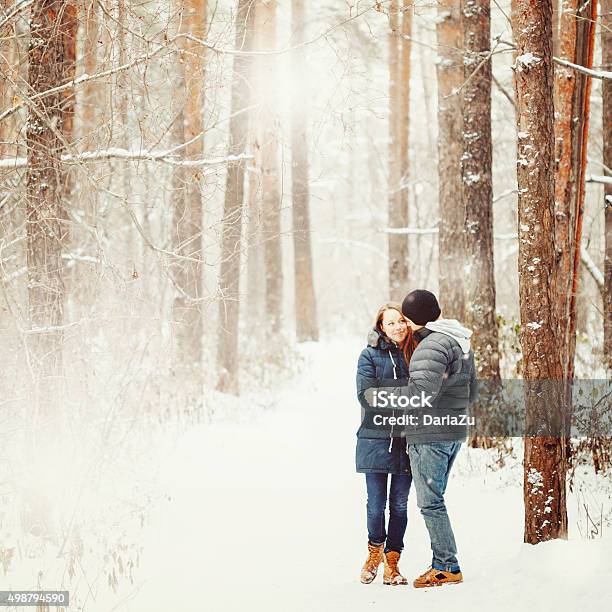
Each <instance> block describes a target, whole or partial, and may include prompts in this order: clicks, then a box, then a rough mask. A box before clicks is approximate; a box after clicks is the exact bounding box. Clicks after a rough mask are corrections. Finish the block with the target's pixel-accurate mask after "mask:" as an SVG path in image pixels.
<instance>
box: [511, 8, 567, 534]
mask: <svg viewBox="0 0 612 612" xmlns="http://www.w3.org/2000/svg"><path fill="white" fill-rule="evenodd" d="M551 21H552V5H551V0H541V1H540V2H537V3H532V2H529V1H522V2H521V1H518V2H516V7H515V12H514V14H513V23H512V27H513V31H514V38H515V40H516V44H517V58H516V62H515V66H514V73H515V86H516V101H517V127H518V160H517V182H518V192H519V193H518V215H519V219H518V222H519V299H520V316H521V333H520V340H521V346H522V354H523V362H524V363H523V372H524V379H525V401H526V410H527V422H528V423H533V422H541V423H548V422H550V420H552V419H553V417H555V416H558V414H557V411H558V410H559V409H560V408H559V406H560V404H561V400H562V397H561V396H560V394H558V393H557V394H555V393H554V391H555V390H557V389H556V387H558V385H556V386H552V385H551V386H549V387H554V388H553V393H551V394H549V395H548V396H547V397H544V398H541V397H538V395H537V393H536V392H535V390H534V389H533V386H532V384H531V383H532V381H539V380H560V379H562V377H563V366H562V356H561V355H560V352H559V339H558V336H557V328H556V322H555V313H554V303H555V296H554V294H553V292H552V288H551V282H552V272H551V271H552V270H554V266H555V247H554V158H553V152H554V124H553V118H554V114H553V66H552V48H551V46H552V30H551ZM566 470H567V461H566V445H565V440H564V439H563V438H562V437H554V436H540V437H526V438H525V457H524V502H525V533H524V539H525V542H528V543H531V544H535V543H537V542H541V541H544V540H549V539H552V538H559V537H561V538H562V537H566V536H567V509H566V492H565V475H566ZM534 479H535V480H537V486H536V483H534Z"/></svg>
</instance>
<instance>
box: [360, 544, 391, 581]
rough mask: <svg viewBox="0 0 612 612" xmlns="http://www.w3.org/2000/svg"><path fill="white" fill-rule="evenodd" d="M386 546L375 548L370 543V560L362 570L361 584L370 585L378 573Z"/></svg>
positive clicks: (368, 559) (367, 560)
mask: <svg viewBox="0 0 612 612" xmlns="http://www.w3.org/2000/svg"><path fill="white" fill-rule="evenodd" d="M384 550H385V545H384V544H381V545H380V546H374V545H372V544H370V543H369V542H368V558H367V559H366V562H365V563H364V564H363V567H362V568H361V577H360V579H361V582H362V583H363V584H370V582H372V580H374V578H376V574H377V573H378V566H379V565H380V564H381V562H382V558H383V554H384Z"/></svg>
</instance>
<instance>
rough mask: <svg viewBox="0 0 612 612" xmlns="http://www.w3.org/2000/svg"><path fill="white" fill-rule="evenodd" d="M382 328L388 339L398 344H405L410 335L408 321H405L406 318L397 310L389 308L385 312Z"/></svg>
mask: <svg viewBox="0 0 612 612" xmlns="http://www.w3.org/2000/svg"><path fill="white" fill-rule="evenodd" d="M380 326H381V328H382V330H383V333H384V334H385V335H386V336H387V338H390V339H391V340H393V341H394V342H397V343H398V344H399V343H400V342H403V341H404V340H405V339H406V336H407V335H408V326H407V324H406V319H404V316H403V315H402V314H401V313H400V312H398V311H397V310H395V308H388V309H387V310H385V312H383V316H382V321H381V325H380Z"/></svg>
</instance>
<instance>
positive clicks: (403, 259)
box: [387, 0, 410, 301]
mask: <svg viewBox="0 0 612 612" xmlns="http://www.w3.org/2000/svg"><path fill="white" fill-rule="evenodd" d="M402 15H403V11H402ZM402 15H400V9H399V0H391V3H390V5H389V28H390V30H389V36H388V38H389V187H388V189H389V212H388V222H387V224H388V227H390V228H398V227H406V226H407V225H408V215H407V213H408V208H407V206H406V208H405V209H404V206H403V205H404V198H403V195H402V189H401V185H402V161H403V159H402V152H403V151H402V145H403V144H404V141H405V143H406V155H407V144H408V140H407V130H408V123H407V122H406V123H405V117H403V116H402V111H403V110H404V104H405V97H406V96H407V94H408V92H405V91H403V87H404V85H405V83H404V82H403V76H404V74H403V73H404V69H406V70H409V69H410V68H409V65H408V66H404V65H403V64H404V61H403V60H404V47H403V44H402V31H403V22H404V17H403V16H402ZM407 50H408V51H409V49H407ZM400 51H401V53H400ZM404 132H406V137H405V138H404ZM406 193H407V192H406ZM406 204H407V201H406ZM388 249H389V295H390V296H391V299H392V300H395V301H401V299H402V298H403V296H404V295H405V294H406V292H407V284H408V283H407V279H408V236H406V235H405V234H389V237H388Z"/></svg>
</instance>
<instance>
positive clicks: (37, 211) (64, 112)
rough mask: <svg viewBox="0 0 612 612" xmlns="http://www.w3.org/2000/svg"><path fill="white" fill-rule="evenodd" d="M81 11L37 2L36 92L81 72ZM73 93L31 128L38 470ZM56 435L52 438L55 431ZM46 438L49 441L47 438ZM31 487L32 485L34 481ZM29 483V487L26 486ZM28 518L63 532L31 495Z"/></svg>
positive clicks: (55, 409) (55, 356)
mask: <svg viewBox="0 0 612 612" xmlns="http://www.w3.org/2000/svg"><path fill="white" fill-rule="evenodd" d="M75 34H76V6H75V5H74V3H71V2H70V3H67V2H60V1H57V0H39V1H36V2H33V3H32V5H31V14H30V43H29V48H28V86H29V88H30V92H31V94H37V93H40V92H44V91H47V90H49V89H51V88H53V87H57V86H58V85H60V84H61V83H63V82H64V81H65V80H66V76H67V75H71V74H74V58H75V47H74V45H75V43H76V35H75ZM71 93H72V92H70V93H67V92H63V93H54V94H51V95H46V96H44V97H42V98H39V99H37V100H35V101H33V102H32V103H31V106H30V112H29V116H28V121H27V127H26V144H27V161H28V166H27V170H26V194H27V197H26V217H27V223H26V238H27V240H26V261H27V269H28V299H29V315H30V326H31V333H30V334H28V335H27V336H26V340H27V348H28V352H29V360H30V363H31V366H32V372H33V373H34V376H35V380H34V381H33V387H34V402H33V405H32V406H31V410H32V413H31V414H30V415H28V416H29V418H28V424H29V426H30V428H31V429H30V436H31V437H30V443H31V444H32V445H33V446H31V447H30V448H31V449H36V453H35V454H36V457H35V459H34V460H33V464H32V466H31V469H32V473H33V474H34V475H36V471H37V470H38V469H39V468H40V466H41V465H42V464H44V462H45V461H46V460H48V459H49V457H50V456H52V454H53V451H52V448H53V446H54V444H55V442H54V440H53V438H55V437H56V436H57V438H59V439H61V431H62V429H61V416H62V376H63V359H62V345H63V334H62V329H61V327H62V325H63V318H64V317H63V304H64V283H63V279H62V248H63V244H62V237H63V231H62V225H61V224H62V219H64V218H65V214H64V212H63V202H62V196H63V189H64V176H65V169H64V167H63V166H62V164H61V155H62V153H63V152H64V145H63V143H62V140H63V136H64V133H65V131H66V130H68V131H70V130H71V129H72V109H71V108H70V104H69V102H68V101H69V95H70V94H71ZM49 431H52V432H54V435H53V436H49V434H48V432H49ZM45 434H46V436H45ZM30 484H31V483H30ZM27 486H28V485H26V488H27ZM26 495H29V499H28V501H27V502H26V505H27V508H28V509H29V511H28V512H27V513H26V515H25V516H24V528H25V529H26V530H28V529H30V528H32V527H33V526H34V525H36V524H38V526H39V527H40V526H41V525H45V527H44V529H46V530H47V531H48V532H49V534H50V535H52V536H53V535H57V534H55V531H56V529H57V525H56V524H55V518H54V517H53V509H52V508H50V507H48V503H47V500H45V499H43V497H41V496H40V495H38V494H37V492H36V490H35V489H33V490H29V493H26ZM46 506H47V507H46Z"/></svg>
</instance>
